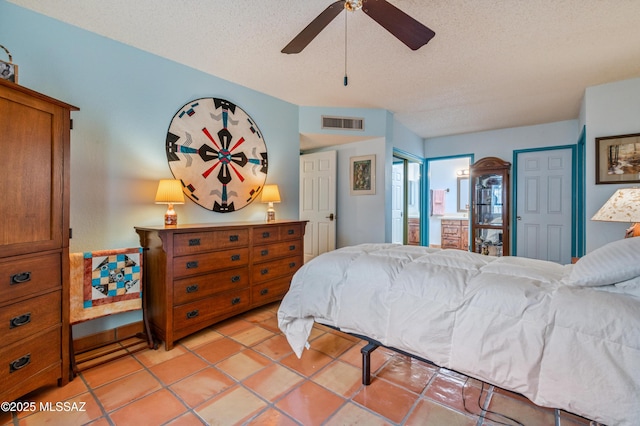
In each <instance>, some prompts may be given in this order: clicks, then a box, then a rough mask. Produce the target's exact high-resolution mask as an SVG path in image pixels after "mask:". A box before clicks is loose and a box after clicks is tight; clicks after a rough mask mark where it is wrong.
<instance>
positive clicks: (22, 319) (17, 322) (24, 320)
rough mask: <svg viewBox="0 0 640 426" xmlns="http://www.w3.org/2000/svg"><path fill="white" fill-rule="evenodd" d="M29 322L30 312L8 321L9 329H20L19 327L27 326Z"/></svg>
mask: <svg viewBox="0 0 640 426" xmlns="http://www.w3.org/2000/svg"><path fill="white" fill-rule="evenodd" d="M30 322H31V312H27V313H26V314H22V315H20V316H17V317H13V318H11V319H10V320H9V328H16V327H20V326H21V325H25V324H29V323H30Z"/></svg>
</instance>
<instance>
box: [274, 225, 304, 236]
mask: <svg viewBox="0 0 640 426" xmlns="http://www.w3.org/2000/svg"><path fill="white" fill-rule="evenodd" d="M303 226H304V225H302V224H299V223H292V224H291V225H282V226H280V227H279V234H280V239H281V240H290V239H295V238H300V237H301V236H302V235H303V234H302V227H303Z"/></svg>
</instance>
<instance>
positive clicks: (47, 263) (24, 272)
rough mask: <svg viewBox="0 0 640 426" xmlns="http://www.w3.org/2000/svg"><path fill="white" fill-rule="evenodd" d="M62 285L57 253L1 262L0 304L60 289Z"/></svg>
mask: <svg viewBox="0 0 640 426" xmlns="http://www.w3.org/2000/svg"><path fill="white" fill-rule="evenodd" d="M60 283H61V279H60V255H59V254H57V253H54V254H48V255H44V256H35V257H22V258H8V259H7V261H3V262H0V303H2V302H3V301H6V300H16V299H18V298H20V297H23V296H29V295H31V294H34V293H37V292H40V291H43V290H47V289H50V288H56V287H59V286H60Z"/></svg>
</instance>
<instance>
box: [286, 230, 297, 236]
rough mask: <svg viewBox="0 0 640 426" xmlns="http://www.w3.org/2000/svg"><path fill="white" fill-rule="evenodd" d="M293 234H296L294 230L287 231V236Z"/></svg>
mask: <svg viewBox="0 0 640 426" xmlns="http://www.w3.org/2000/svg"><path fill="white" fill-rule="evenodd" d="M295 233H296V231H295V230H294V229H289V230H288V231H287V234H289V235H293V234H295Z"/></svg>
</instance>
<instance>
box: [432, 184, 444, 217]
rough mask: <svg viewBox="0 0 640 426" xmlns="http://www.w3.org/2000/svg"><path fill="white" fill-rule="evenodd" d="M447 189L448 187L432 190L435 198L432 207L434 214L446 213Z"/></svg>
mask: <svg viewBox="0 0 640 426" xmlns="http://www.w3.org/2000/svg"><path fill="white" fill-rule="evenodd" d="M446 191H447V190H446V189H434V190H432V193H431V194H432V198H433V203H432V209H431V214H432V215H443V214H444V211H445V205H444V201H445V195H446Z"/></svg>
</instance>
